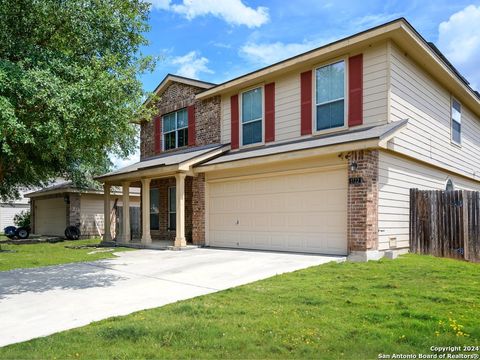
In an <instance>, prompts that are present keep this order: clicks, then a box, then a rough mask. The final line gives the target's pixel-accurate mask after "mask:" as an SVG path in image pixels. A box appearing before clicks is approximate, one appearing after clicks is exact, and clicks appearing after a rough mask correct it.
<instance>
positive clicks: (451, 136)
mask: <svg viewBox="0 0 480 360" xmlns="http://www.w3.org/2000/svg"><path fill="white" fill-rule="evenodd" d="M454 101H456V102H457V103H458V104H459V105H460V142H456V141H455V140H454V139H453V122H454V121H455V120H453V102H454ZM462 114H463V105H462V103H461V102H460V101H458V100H457V98H456V97H454V96H453V95H452V96H451V99H450V142H451V143H452V145H455V146H457V147H462ZM455 122H457V121H455Z"/></svg>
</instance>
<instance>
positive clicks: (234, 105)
mask: <svg viewBox="0 0 480 360" xmlns="http://www.w3.org/2000/svg"><path fill="white" fill-rule="evenodd" d="M230 112H231V117H232V119H231V125H232V126H231V129H230V131H231V147H232V149H238V144H239V143H238V132H239V126H240V123H239V119H238V118H239V115H238V95H233V96H232V97H231V98H230Z"/></svg>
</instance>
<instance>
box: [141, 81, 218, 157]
mask: <svg viewBox="0 0 480 360" xmlns="http://www.w3.org/2000/svg"><path fill="white" fill-rule="evenodd" d="M203 90H204V89H202V88H199V87H196V86H192V85H186V84H181V83H176V82H174V83H172V84H171V85H170V86H169V87H168V88H167V89H166V90H165V91H164V92H163V94H162V95H161V96H160V98H159V100H158V102H157V104H156V106H157V108H158V116H162V115H164V114H167V113H170V112H172V111H176V110H180V109H182V108H185V107H187V106H190V105H195V127H196V132H195V134H196V136H195V138H196V139H195V146H201V145H207V144H216V143H220V97H219V96H216V97H213V98H210V99H207V100H201V101H197V100H195V95H196V94H198V93H199V92H201V91H203ZM154 135H155V129H154V121H153V120H152V121H149V122H144V123H142V124H141V126H140V159H146V158H149V157H152V156H155V155H156V154H155V138H154ZM175 151H178V149H174V150H170V151H169V152H175Z"/></svg>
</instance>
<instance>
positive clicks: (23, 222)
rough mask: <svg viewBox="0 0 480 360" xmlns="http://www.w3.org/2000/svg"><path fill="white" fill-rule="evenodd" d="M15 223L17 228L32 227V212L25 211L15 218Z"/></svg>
mask: <svg viewBox="0 0 480 360" xmlns="http://www.w3.org/2000/svg"><path fill="white" fill-rule="evenodd" d="M13 222H14V224H15V226H17V227H27V226H30V211H29V210H24V211H22V212H20V213H18V214H16V215H15V216H14V217H13Z"/></svg>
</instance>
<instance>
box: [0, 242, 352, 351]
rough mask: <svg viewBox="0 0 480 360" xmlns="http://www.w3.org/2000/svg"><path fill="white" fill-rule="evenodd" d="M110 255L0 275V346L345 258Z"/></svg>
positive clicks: (210, 252) (232, 253) (199, 252)
mask: <svg viewBox="0 0 480 360" xmlns="http://www.w3.org/2000/svg"><path fill="white" fill-rule="evenodd" d="M117 255H118V257H117V258H114V259H108V260H99V261H94V262H88V263H74V264H66V265H58V266H48V267H42V268H36V269H19V270H12V271H6V272H0V324H1V326H0V346H5V345H8V344H12V343H16V342H20V341H26V340H30V339H32V338H36V337H41V336H46V335H50V334H52V333H55V332H58V331H63V330H67V329H71V328H75V327H79V326H83V325H87V324H88V323H90V322H92V321H97V320H101V319H105V318H108V317H111V316H117V315H126V314H129V313H132V312H134V311H138V310H142V309H148V308H153V307H158V306H162V305H165V304H169V303H172V302H175V301H178V300H183V299H188V298H192V297H195V296H199V295H204V294H208V293H212V292H216V291H219V290H224V289H228V288H231V287H234V286H238V285H242V284H247V283H250V282H253V281H256V280H260V279H265V278H268V277H270V276H274V275H276V274H281V273H285V272H290V271H294V270H298V269H303V268H307V267H309V266H313V265H319V264H323V263H326V262H330V261H343V260H344V258H342V257H334V256H320V255H302V254H288V253H275V252H261V251H241V250H220V249H194V250H188V251H156V250H138V251H130V252H120V253H117Z"/></svg>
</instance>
